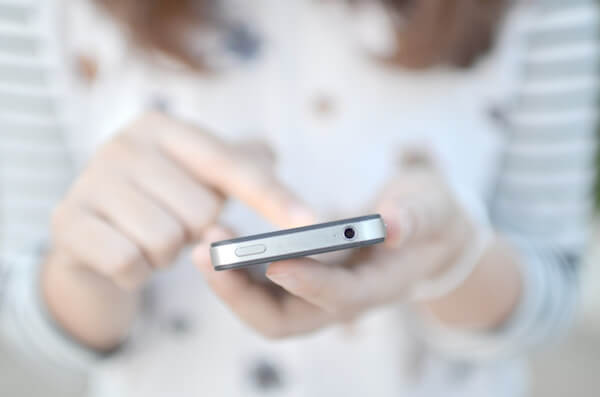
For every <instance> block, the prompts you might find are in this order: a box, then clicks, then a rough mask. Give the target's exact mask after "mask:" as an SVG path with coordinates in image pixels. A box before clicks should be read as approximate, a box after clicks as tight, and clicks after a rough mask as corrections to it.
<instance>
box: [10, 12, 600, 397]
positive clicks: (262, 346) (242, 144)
mask: <svg viewBox="0 0 600 397" xmlns="http://www.w3.org/2000/svg"><path fill="white" fill-rule="evenodd" d="M353 3H354V2H353ZM102 5H103V6H105V7H107V9H108V10H109V11H111V13H112V15H113V17H116V18H117V19H118V20H119V21H121V22H122V23H123V24H124V25H125V28H126V29H127V31H128V32H129V33H130V34H131V35H132V37H133V38H134V39H135V41H134V42H133V43H136V44H143V45H144V46H145V48H146V49H150V51H151V52H150V54H153V55H154V56H150V57H149V56H148V52H145V53H141V52H138V51H133V48H132V47H123V46H121V47H120V46H119V43H120V38H119V35H118V34H117V33H115V32H114V31H113V30H111V29H112V28H111V27H110V22H108V21H106V20H103V22H99V23H98V25H91V24H90V21H96V20H97V19H98V18H100V17H98V16H97V15H96V14H95V11H91V12H90V11H89V9H86V8H82V6H81V5H80V4H79V5H77V4H72V5H69V8H68V12H69V13H68V15H67V19H66V20H67V22H68V21H71V22H72V24H71V25H69V24H67V26H70V27H71V29H72V30H70V31H67V32H66V35H65V36H66V39H67V45H68V47H69V48H70V50H71V51H72V52H73V53H80V54H81V53H82V52H84V55H85V56H84V57H82V58H80V59H85V62H82V64H83V65H86V66H88V67H86V70H87V71H88V72H89V73H86V76H87V77H88V79H87V80H86V81H83V80H82V81H81V82H80V85H79V86H78V87H77V88H78V89H79V90H78V92H79V93H80V94H81V98H82V102H81V104H82V105H83V106H81V107H82V108H83V110H82V112H81V113H80V114H84V115H85V117H82V119H83V120H82V121H81V123H80V124H79V125H78V126H77V128H74V130H73V131H74V132H73V134H71V135H70V136H69V139H68V142H69V145H70V147H74V148H76V156H77V157H76V158H77V160H78V161H79V162H80V163H81V164H86V165H85V167H83V168H82V169H81V170H80V172H79V176H78V177H77V178H75V181H74V183H73V184H72V185H71V187H70V188H69V190H68V192H67V193H66V194H65V196H64V197H63V198H62V199H61V200H60V203H59V204H58V205H57V207H56V209H55V211H54V215H53V225H52V228H51V231H50V240H49V241H50V244H47V246H46V247H47V248H46V249H45V250H44V251H43V254H34V255H27V256H26V259H24V260H22V261H19V260H13V261H11V262H10V263H9V265H10V268H12V269H17V268H18V269H20V270H19V271H13V272H10V273H9V276H8V278H7V280H8V284H7V285H9V286H11V288H10V289H9V290H8V293H7V302H8V303H7V304H6V305H5V307H6V308H8V309H6V310H4V311H3V324H9V323H10V324H13V323H14V322H15V320H14V318H13V317H11V314H13V313H14V312H17V313H18V314H19V315H18V319H19V320H18V321H19V322H23V323H24V324H25V327H27V324H35V327H36V328H35V329H36V330H39V331H38V334H34V335H32V337H33V338H34V340H36V344H35V345H38V344H40V343H39V341H40V340H42V341H47V342H42V343H41V345H43V348H41V349H40V353H43V352H46V354H48V355H50V359H52V360H53V362H55V363H56V362H58V364H59V365H62V366H68V365H69V364H71V365H74V366H86V365H90V363H91V362H93V363H94V366H93V368H94V372H93V392H95V393H97V395H103V396H104V395H127V396H131V395H140V396H142V395H144V396H148V395H167V394H169V395H184V396H185V395H201V394H208V395H240V396H241V395H243V396H248V395H253V394H264V393H266V392H272V393H275V394H278V395H348V396H351V395H367V394H368V395H378V396H388V395H389V396H391V395H398V394H401V393H404V394H406V395H439V394H441V393H444V394H445V395H519V394H520V393H522V392H523V390H524V384H523V377H522V368H521V365H520V364H519V363H520V361H519V353H522V352H525V351H527V349H528V348H530V347H531V346H533V345H536V344H539V343H542V342H544V341H547V338H548V337H549V336H550V334H554V333H555V332H556V331H558V330H560V329H562V328H563V326H564V324H566V323H568V321H566V320H567V319H568V318H569V317H570V314H571V313H572V310H573V300H574V299H573V298H574V295H575V285H574V284H575V278H574V273H575V270H576V264H577V261H578V256H579V253H580V251H581V246H582V245H583V243H584V239H583V237H582V231H583V230H584V226H583V225H582V219H583V220H585V217H586V211H584V209H586V208H587V204H588V200H587V196H586V191H587V189H588V186H589V180H590V175H589V174H590V173H589V172H588V171H589V169H588V168H586V167H587V166H588V165H589V163H588V162H587V161H588V160H589V159H590V158H591V156H592V151H593V150H592V149H591V145H590V144H589V143H590V142H594V141H593V138H591V135H590V134H589V132H590V131H592V128H591V124H592V121H593V119H594V118H595V113H591V111H590V109H591V104H593V97H592V96H586V94H588V93H589V92H590V87H592V88H593V84H595V83H596V80H595V75H594V74H590V73H589V70H587V69H582V68H581V65H582V64H584V63H585V62H587V63H591V64H593V63H595V59H594V58H593V55H594V51H595V49H596V48H597V43H596V40H595V39H592V37H595V36H593V35H592V34H590V31H592V33H593V30H594V29H591V28H590V26H591V27H593V26H594V23H595V17H596V10H595V8H594V7H593V6H592V5H591V4H588V3H585V2H583V3H578V4H576V5H557V4H553V3H552V2H548V4H546V3H545V2H543V1H539V2H537V3H532V4H527V5H520V6H519V7H517V8H516V9H514V10H512V11H511V12H510V13H509V14H508V17H507V21H506V26H504V27H503V29H502V34H501V35H499V36H498V37H497V39H496V40H493V37H495V33H496V31H497V30H498V29H499V21H500V19H501V18H500V17H501V15H503V14H504V12H505V8H506V7H507V4H505V3H504V2H501V1H493V2H488V3H486V5H482V4H480V3H479V2H472V1H447V2H436V1H424V0H423V1H418V2H395V1H388V2H383V3H381V4H380V3H374V2H373V3H362V2H356V4H348V3H346V2H341V1H340V2H310V1H302V0H298V1H293V2H285V3H284V2H279V1H274V0H273V1H271V0H264V1H259V2H258V1H257V2H253V3H252V5H251V6H250V5H249V4H248V3H247V2H240V4H235V7H234V4H233V3H229V2H223V3H221V2H210V3H208V2H207V3H204V2H186V1H182V2H166V1H164V2H153V3H152V5H149V4H146V3H143V2H142V3H140V2H125V1H119V2H116V1H115V2H111V1H104V2H102ZM209 5H210V6H209ZM590 10H592V11H594V12H593V13H590ZM90 15H91V17H90ZM563 15H569V16H570V18H564V19H561V16H563ZM86 16H87V19H86ZM590 16H591V17H590ZM582 21H583V22H582ZM77 24H80V25H81V26H76V25H77ZM532 25H533V28H532V27H531V26H532ZM555 25H556V26H555ZM525 26H526V27H527V29H528V30H527V31H524V30H523V29H524V27H525ZM581 26H585V27H586V29H587V30H584V31H583V32H581V31H580V27H581ZM465 27H467V28H465ZM555 27H556V30H555ZM111 34H112V35H113V37H116V40H115V43H116V44H111V42H110V40H111ZM94 36H97V37H94ZM94 39H97V40H98V41H97V42H94ZM522 41H525V43H526V46H525V48H522V47H521V46H520V45H519V43H521V42H522ZM492 42H495V45H494V46H493V49H490V47H492V46H491V44H492ZM556 42H557V43H556ZM581 43H583V44H581ZM553 45H556V47H554V46H553ZM582 46H583V47H585V48H584V49H583V50H582V49H581V48H580V47H582ZM92 48H93V49H94V50H93V51H91V50H90V49H92ZM137 48H140V47H137ZM155 50H156V51H158V52H152V51H155ZM86 51H87V52H88V53H87V54H85V52H86ZM483 55H486V57H485V58H484V59H482V56H483ZM90 56H93V57H94V58H96V62H89V59H88V58H89V57H90ZM575 56H578V57H580V58H576V57H575ZM574 59H577V60H578V61H579V62H576V63H572V61H573V60H574ZM581 59H583V60H584V61H585V62H584V63H582V62H581ZM563 60H564V62H563ZM476 61H479V62H476ZM90 65H97V66H94V67H89V66H90ZM183 65H186V66H183ZM570 67H574V69H572V70H571V69H570ZM96 69H97V71H96ZM522 73H524V75H525V77H526V80H525V81H522V80H521V79H522V76H523V74H522ZM590 76H594V77H590ZM572 78H577V79H579V80H577V81H576V82H573V81H572V80H571V79H572ZM590 82H591V84H590ZM86 84H87V86H86ZM579 87H581V92H580V91H574V92H571V90H573V88H579ZM565 90H567V91H568V93H569V94H570V95H572V96H571V97H570V98H572V100H570V101H568V102H561V100H560V99H561V98H564V97H565ZM515 104H516V106H515ZM157 107H158V108H159V109H160V112H148V109H149V108H157ZM83 112H86V113H83ZM132 120H133V121H132ZM90 121H91V122H90ZM257 140H260V141H263V143H260V144H259V143H256V142H255V141H257ZM98 142H101V143H102V145H101V146H99V145H98ZM265 142H266V145H265ZM414 147H418V148H419V149H418V150H415V149H407V148H414ZM567 155H569V157H568V159H569V161H568V162H567V161H564V162H563V159H564V158H565V157H564V156H567ZM275 157H276V158H277V166H276V167H275V166H274V164H275ZM567 186H568V189H567ZM488 200H490V204H489V205H490V209H491V215H492V217H491V219H492V220H491V221H490V219H489V217H488V211H487V209H486V204H487V201H488ZM226 202H227V204H228V205H227V206H226V207H225V208H223V205H224V204H225V203H226ZM239 203H243V204H244V205H239ZM369 212H381V213H382V215H383V216H384V218H385V220H386V222H387V224H388V228H389V230H388V231H389V238H388V240H387V241H386V244H385V246H383V247H376V248H374V249H371V250H366V251H364V250H363V251H359V252H356V253H352V254H351V255H350V256H348V255H342V256H333V257H328V258H326V259H323V258H316V259H314V260H313V259H300V260H294V261H286V262H280V263H274V264H272V265H270V266H269V268H268V269H267V270H266V276H267V278H268V279H269V280H270V281H267V280H264V279H261V277H260V274H253V275H250V274H248V273H246V272H221V273H215V272H213V271H212V269H211V264H210V261H209V258H208V257H207V247H208V244H210V242H212V241H216V240H220V239H224V238H228V237H231V236H232V235H234V234H235V233H239V234H245V233H254V232H259V231H261V230H263V229H264V226H263V225H264V224H263V223H261V222H264V221H261V217H262V219H266V220H268V221H270V222H271V223H274V224H277V225H278V226H281V227H288V226H294V225H298V224H306V223H310V222H314V221H315V220H316V219H318V218H327V219H332V218H335V217H341V216H346V215H362V214H366V213H369ZM257 214H258V215H260V216H258V215H257ZM492 225H493V226H492ZM189 245H191V246H193V251H192V254H191V259H190V257H186V256H184V257H183V259H182V260H181V262H182V263H181V264H180V265H178V266H172V264H173V263H174V262H175V259H176V257H177V256H178V255H179V254H180V253H181V252H182V251H183V250H184V248H185V247H187V246H189ZM15 256H16V255H15ZM191 262H193V263H194V265H195V267H193V266H190V265H189V264H190V263H191ZM167 267H169V270H164V271H160V270H161V269H165V268H167ZM23 269H28V270H23ZM38 269H41V271H38ZM198 270H200V272H198ZM256 273H258V272H256ZM38 274H39V283H35V282H31V281H34V280H37V279H38V278H37V277H38V276H37V275H38ZM201 276H202V277H203V278H204V279H205V281H206V283H203V281H202V277H201ZM19 286H20V287H19ZM28 286H29V287H28ZM205 286H206V287H205ZM275 286H279V287H280V288H275ZM27 288H30V289H29V291H33V292H32V293H31V294H27V293H25V292H23V291H26V290H28V289H27ZM36 294H38V295H39V297H41V299H36ZM24 296H28V297H29V298H24ZM24 301H25V303H23V302H24ZM11 304H12V305H14V306H15V307H23V306H18V305H25V306H24V307H25V308H26V309H25V310H22V311H19V310H11V306H10V305H11ZM336 324H342V325H341V326H340V325H336ZM134 325H135V326H134ZM5 328H7V329H9V328H10V326H8V325H7V326H6V327H5ZM61 332H62V333H63V334H62V336H61ZM13 334H18V333H17V332H15V333H13ZM40 335H43V337H44V338H47V339H41V337H40ZM259 335H261V336H259ZM13 336H14V335H13ZM25 336H26V335H25ZM65 336H66V338H65ZM264 336H266V337H267V339H265V338H264ZM300 336H301V337H300ZM14 337H19V335H16V336H14ZM20 337H21V339H23V335H20ZM273 338H275V339H278V341H277V342H275V341H272V340H271V339H273ZM279 339H281V340H279ZM125 340H127V343H124V342H125ZM50 341H52V342H50ZM24 342H25V343H27V341H24ZM48 352H50V353H48ZM107 353H112V354H110V357H106V358H103V359H101V358H100V356H102V355H105V354H107Z"/></svg>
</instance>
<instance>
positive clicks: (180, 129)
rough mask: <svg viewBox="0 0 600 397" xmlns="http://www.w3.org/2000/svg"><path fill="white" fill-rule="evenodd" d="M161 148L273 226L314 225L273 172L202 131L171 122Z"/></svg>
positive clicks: (166, 122) (194, 174) (302, 205)
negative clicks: (253, 210) (250, 208)
mask: <svg viewBox="0 0 600 397" xmlns="http://www.w3.org/2000/svg"><path fill="white" fill-rule="evenodd" d="M164 123H165V124H164V126H163V127H164V128H168V130H169V131H170V133H169V134H165V136H164V137H163V138H162V139H161V148H162V149H163V150H164V151H165V152H166V153H167V154H168V155H169V156H170V157H171V158H172V159H173V160H174V161H176V162H177V163H178V164H180V165H181V166H182V167H184V168H185V169H186V170H188V172H190V173H191V174H192V175H193V176H194V177H196V178H197V179H199V180H201V181H202V182H204V183H206V184H208V185H210V186H212V187H213V188H215V189H217V190H219V191H221V192H222V193H224V194H225V195H228V196H232V197H235V198H237V199H239V200H241V201H242V202H244V203H245V204H247V205H249V206H250V207H252V208H254V209H255V210H256V211H258V212H259V213H261V214H262V215H263V216H265V217H266V218H267V219H269V220H270V221H272V222H273V223H275V224H277V225H279V226H282V227H294V226H299V225H305V224H309V223H312V222H313V220H314V216H313V214H312V212H311V211H310V210H309V209H308V207H307V206H306V205H305V204H304V203H303V202H302V201H301V200H300V199H298V198H297V197H296V196H295V195H294V194H293V193H292V192H291V191H290V190H289V188H287V187H286V186H284V185H283V184H281V183H280V182H279V181H278V180H277V178H276V177H275V175H274V173H273V170H272V169H269V168H266V167H261V166H260V164H259V163H258V162H253V161H252V160H251V159H248V158H244V156H243V155H241V153H240V152H239V149H236V148H234V147H232V146H231V145H228V144H227V143H225V142H222V141H220V140H219V139H217V138H215V137H214V136H212V135H210V134H207V133H205V132H203V131H199V130H198V128H196V127H194V126H191V125H188V124H185V123H181V122H178V121H175V120H171V119H168V120H167V121H164Z"/></svg>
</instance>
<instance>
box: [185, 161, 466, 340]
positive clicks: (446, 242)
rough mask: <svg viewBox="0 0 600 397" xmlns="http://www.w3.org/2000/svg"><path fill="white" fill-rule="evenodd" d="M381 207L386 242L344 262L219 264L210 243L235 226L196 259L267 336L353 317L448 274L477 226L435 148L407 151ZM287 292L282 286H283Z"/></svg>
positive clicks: (238, 309)
mask: <svg viewBox="0 0 600 397" xmlns="http://www.w3.org/2000/svg"><path fill="white" fill-rule="evenodd" d="M376 209H377V211H378V212H380V213H381V214H382V216H383V218H384V220H385V222H386V225H387V231H388V236H387V239H386V241H385V243H384V244H382V245H378V246H374V247H370V248H363V249H361V250H356V251H352V254H351V255H350V256H347V257H346V258H344V259H343V260H340V262H339V263H329V262H323V261H318V260H314V259H310V258H302V259H293V260H287V261H281V262H276V263H273V264H271V265H270V266H269V269H268V271H267V277H268V278H269V279H270V280H272V281H273V282H274V283H275V284H277V285H279V286H280V287H281V288H282V289H283V291H282V290H281V289H279V291H274V289H273V286H272V285H271V286H269V285H266V284H265V283H261V282H259V281H255V280H253V279H252V278H250V277H249V275H248V273H247V272H245V271H244V270H234V271H227V272H215V271H214V270H213V269H212V266H211V263H210V258H209V256H208V251H209V249H208V244H209V242H210V241H215V240H219V239H224V238H231V237H232V236H231V234H230V233H228V232H226V231H224V230H221V229H215V230H212V231H211V232H209V233H208V234H207V235H206V243H205V244H202V245H201V246H200V247H198V248H197V249H196V250H195V254H194V259H195V262H196V263H197V265H198V266H199V267H200V269H201V270H202V271H203V273H204V275H205V277H206V279H207V281H208V283H209V285H210V286H211V287H212V288H213V290H214V291H215V293H216V294H217V295H218V296H219V297H220V298H221V299H223V301H225V303H227V304H228V305H229V306H230V307H231V309H232V310H233V311H234V312H235V313H236V314H237V315H238V316H239V317H240V318H241V319H242V320H243V321H244V322H246V323H247V324H248V325H250V326H251V327H253V328H255V329H256V330H258V331H259V332H260V333H262V334H263V335H265V336H267V337H274V338H277V337H285V336H291V335H296V334H301V333H306V332H310V331H313V330H316V329H319V328H321V327H323V326H326V325H328V324H331V323H334V322H339V321H346V320H349V319H352V318H354V317H355V316H357V315H359V314H360V313H362V312H364V311H366V310H369V309H371V308H374V307H377V306H382V305H386V304H390V303H394V302H400V301H404V300H406V299H407V297H408V296H409V294H410V292H411V291H412V289H413V288H414V287H415V286H416V285H418V284H419V283H420V282H422V281H425V280H428V279H433V278H435V277H436V276H438V275H439V274H443V273H444V272H445V271H446V270H447V268H448V266H452V265H453V264H454V263H455V261H456V260H457V259H458V258H460V257H461V255H462V253H463V252H464V249H465V247H466V245H467V244H468V242H469V241H471V240H473V238H474V233H475V229H474V228H473V227H472V226H471V224H470V223H469V222H468V220H467V217H466V216H464V214H463V211H462V210H461V208H460V206H459V205H458V204H457V203H456V200H455V199H454V197H453V196H452V194H451V193H450V191H449V189H448V188H447V186H446V184H445V182H444V180H443V178H442V176H441V175H440V173H439V172H438V170H437V169H436V168H435V167H434V166H433V165H432V162H431V161H430V159H429V158H428V156H426V155H423V154H420V153H416V154H415V153H413V154H409V155H405V156H404V157H403V159H402V161H401V167H400V170H399V172H398V173H397V175H396V176H395V177H394V178H393V179H392V180H391V181H390V183H389V184H388V186H387V187H386V188H385V189H384V191H383V193H382V194H381V196H380V199H379V201H378V204H377V205H376ZM277 292H279V293H277Z"/></svg>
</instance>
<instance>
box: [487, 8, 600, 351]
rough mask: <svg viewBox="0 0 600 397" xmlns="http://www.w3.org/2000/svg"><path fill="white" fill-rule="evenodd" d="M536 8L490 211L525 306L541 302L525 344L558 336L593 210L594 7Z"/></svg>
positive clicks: (599, 17) (599, 34)
mask: <svg viewBox="0 0 600 397" xmlns="http://www.w3.org/2000/svg"><path fill="white" fill-rule="evenodd" d="M538 8H539V15H540V17H539V20H538V21H537V22H536V23H535V24H534V25H532V26H531V27H530V29H529V30H528V31H527V32H526V40H527V43H528V44H527V45H528V54H527V57H526V59H525V65H524V66H525V67H524V71H523V73H524V82H523V84H522V87H521V90H520V93H519V96H518V98H517V102H516V106H515V108H514V111H513V112H512V115H511V117H510V119H509V123H510V124H509V136H508V144H507V147H506V152H505V156H504V161H503V169H502V172H501V174H500V176H499V179H498V185H497V192H496V195H495V199H494V202H493V207H492V211H493V212H492V215H493V220H494V222H495V224H496V226H497V228H498V229H499V230H500V231H501V232H502V233H504V234H505V235H506V236H507V237H509V238H511V239H512V240H513V241H514V242H515V244H516V246H517V247H518V248H520V252H521V253H522V256H523V261H524V263H525V264H526V266H525V269H524V275H525V281H526V287H527V291H529V294H530V295H526V296H525V298H527V297H529V298H530V299H533V298H534V297H533V294H537V295H538V296H540V297H542V298H543V299H541V300H540V303H539V304H538V305H537V306H534V307H533V308H532V311H531V325H530V326H529V327H528V328H526V331H527V334H528V335H529V338H531V339H532V340H531V341H529V342H528V343H529V344H536V343H540V342H542V341H545V340H547V338H548V337H550V336H553V335H557V334H560V333H561V332H562V331H564V330H565V329H566V328H567V327H568V325H569V324H570V323H571V321H570V320H571V318H572V316H573V313H574V311H575V309H576V305H575V303H576V301H577V299H576V298H577V293H578V289H577V281H578V279H577V275H578V273H579V267H580V266H581V255H582V253H583V250H584V248H585V245H586V244H587V235H588V232H589V230H590V226H591V225H590V222H591V218H592V214H593V210H594V198H593V194H592V193H593V192H592V191H593V185H594V180H595V178H596V167H595V158H596V151H597V135H596V134H597V130H598V126H599V123H598V121H599V120H598V105H599V104H598V98H599V94H600V91H599V72H600V22H599V21H600V12H599V9H598V3H597V2H596V1H595V0H571V1H568V2H564V1H557V0H544V1H540V3H539V5H538ZM524 331H525V330H524Z"/></svg>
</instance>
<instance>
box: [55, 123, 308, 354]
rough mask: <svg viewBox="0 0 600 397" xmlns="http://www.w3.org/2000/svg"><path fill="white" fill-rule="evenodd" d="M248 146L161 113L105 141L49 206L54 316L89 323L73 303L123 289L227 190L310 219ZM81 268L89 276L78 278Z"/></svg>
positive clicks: (157, 262)
mask: <svg viewBox="0 0 600 397" xmlns="http://www.w3.org/2000/svg"><path fill="white" fill-rule="evenodd" d="M256 148H257V146H256V145H250V146H248V145H246V146H244V147H242V146H241V145H238V146H235V145H232V144H228V143H226V142H223V141H221V140H219V139H217V138H215V137H214V136H212V135H210V134H208V133H206V132H205V131H202V130H200V129H199V128H197V127H195V126H191V125H188V124H185V123H182V122H179V121H176V120H173V119H172V118H170V117H167V116H165V115H162V114H159V113H149V114H146V115H144V116H142V117H141V118H139V119H138V120H137V121H135V122H134V123H132V124H131V125H130V126H129V127H127V128H125V129H124V130H123V131H122V132H121V133H119V134H118V135H116V136H115V137H114V138H113V139H112V140H110V141H109V142H107V143H106V144H105V145H104V146H103V147H102V148H101V149H100V150H99V152H98V153H97V154H96V155H95V156H94V157H93V158H92V159H91V161H90V163H89V165H88V167H87V168H86V169H85V170H84V171H83V173H82V174H81V175H80V176H79V178H78V179H77V180H76V182H75V183H74V185H73V186H72V187H71V189H70V190H69V192H68V193H67V195H66V197H65V198H64V200H63V201H62V202H61V203H60V204H59V205H58V207H57V208H56V210H55V212H54V215H53V219H52V245H51V251H50V253H49V259H48V260H47V263H46V266H45V277H44V292H45V296H46V300H47V301H48V304H49V306H50V309H51V311H52V312H54V314H55V315H56V317H57V318H58V319H59V322H62V323H63V325H65V323H66V326H67V328H71V329H73V328H82V327H83V328H88V325H86V324H83V325H81V324H78V321H83V320H80V318H81V315H80V313H79V312H86V311H87V310H89V309H92V308H86V307H85V306H94V305H100V306H102V305H105V303H103V302H102V301H103V300H105V299H106V297H107V296H110V297H113V298H114V297H115V295H119V294H120V295H123V296H131V291H136V290H137V289H138V288H139V287H140V286H142V285H143V284H144V283H145V282H146V280H148V278H149V276H150V275H151V274H152V272H153V271H154V270H157V269H161V268H164V267H166V266H168V265H169V264H171V263H172V262H173V260H174V259H175V257H176V256H177V255H178V253H179V252H180V251H181V249H182V248H183V247H184V246H185V245H186V244H187V243H190V242H193V241H196V240H198V239H199V238H201V237H202V234H203V232H204V230H205V229H206V228H207V227H209V226H211V225H213V223H214V222H215V220H216V218H217V217H218V215H219V212H220V209H221V207H222V204H223V201H224V199H225V198H227V197H235V198H236V199H239V200H241V201H243V202H245V203H246V204H247V205H249V206H250V207H252V208H254V209H255V210H256V211H257V212H259V213H261V214H262V215H263V216H265V217H266V218H268V219H269V220H271V221H272V222H274V223H276V224H278V225H280V226H282V227H290V226H295V225H298V224H302V223H306V222H309V221H310V219H311V215H310V212H309V211H308V210H307V209H305V207H304V206H303V205H302V204H301V203H300V202H299V201H298V200H297V199H295V197H294V196H293V195H292V194H291V193H289V191H288V190H286V189H285V188H284V187H283V186H282V185H281V184H279V183H278V182H277V180H276V178H275V176H274V174H273V171H272V170H273V164H272V162H273V159H272V156H270V155H269V153H268V151H267V150H256ZM82 270H83V271H82ZM65 273H68V275H65ZM90 273H91V276H92V277H90ZM73 274H78V275H79V276H74V275H73ZM81 274H87V276H86V279H87V280H89V279H90V278H91V279H94V281H92V282H82V277H81ZM94 289H97V290H96V291H94ZM107 289H110V290H111V291H107ZM70 290H72V293H69V292H68V291H70ZM119 291H121V292H119ZM113 298H111V299H113ZM73 300H77V301H78V302H74V301H73ZM85 301H89V302H88V303H83V302H85ZM96 301H98V302H96ZM120 303H121V302H120V301H117V302H113V304H112V309H113V310H114V306H115V305H118V304H120ZM77 305H81V306H82V307H81V308H75V309H76V310H73V306H77ZM99 309H101V310H100V311H104V310H106V311H107V312H110V310H109V309H110V308H103V307H99ZM91 311H92V312H94V310H91ZM99 317H100V318H101V317H102V315H100V316H99ZM77 318H79V320H78V319H77ZM94 321H95V320H89V321H87V322H88V323H89V322H94ZM83 322H86V321H83ZM74 332H75V333H76V334H77V333H80V332H77V330H75V331H74ZM84 333H85V332H84ZM83 339H89V338H85V336H84V337H83ZM92 344H95V343H92Z"/></svg>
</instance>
